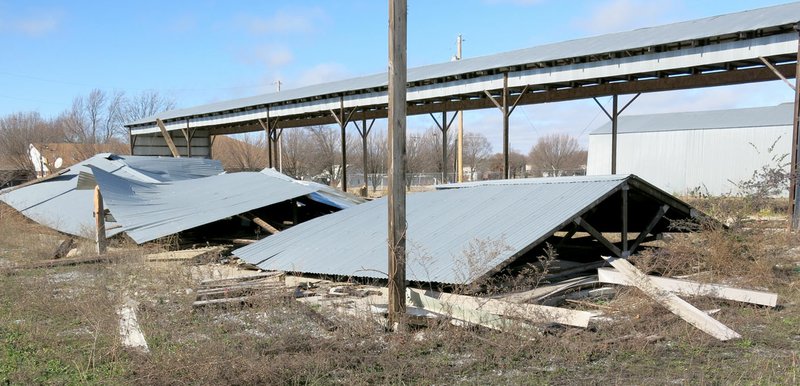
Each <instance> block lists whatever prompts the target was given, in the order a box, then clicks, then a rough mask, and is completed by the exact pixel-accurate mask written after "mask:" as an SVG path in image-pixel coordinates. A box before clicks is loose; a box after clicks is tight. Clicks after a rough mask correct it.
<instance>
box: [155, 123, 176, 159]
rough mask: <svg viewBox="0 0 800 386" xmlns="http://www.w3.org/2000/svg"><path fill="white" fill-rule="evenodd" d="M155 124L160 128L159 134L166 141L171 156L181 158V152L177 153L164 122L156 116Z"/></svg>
mask: <svg viewBox="0 0 800 386" xmlns="http://www.w3.org/2000/svg"><path fill="white" fill-rule="evenodd" d="M156 124H157V125H158V128H159V129H161V135H162V136H163V137H164V141H166V142H167V146H168V147H169V151H170V152H171V153H172V156H173V157H175V158H181V154H180V153H178V148H177V147H175V142H172V137H171V136H170V135H169V132H168V131H167V128H166V126H164V122H162V121H161V119H159V118H156Z"/></svg>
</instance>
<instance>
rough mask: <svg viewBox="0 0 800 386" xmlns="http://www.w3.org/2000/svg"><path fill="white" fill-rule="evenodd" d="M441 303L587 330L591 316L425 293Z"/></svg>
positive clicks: (472, 297) (549, 308)
mask: <svg viewBox="0 0 800 386" xmlns="http://www.w3.org/2000/svg"><path fill="white" fill-rule="evenodd" d="M424 295H426V296H430V297H432V298H434V299H437V300H439V301H441V302H445V303H449V304H455V305H457V306H460V307H463V308H469V309H475V310H480V311H484V312H488V313H491V314H495V315H500V316H507V317H516V318H522V319H526V320H528V321H531V322H533V323H558V324H563V325H567V326H574V327H581V328H587V327H589V319H591V317H592V314H591V313H590V312H586V311H579V310H570V309H566V308H558V307H549V306H541V305H537V304H526V303H512V302H507V301H502V300H497V299H489V298H479V297H476V296H465V295H457V294H451V293H443V292H436V291H425V292H424Z"/></svg>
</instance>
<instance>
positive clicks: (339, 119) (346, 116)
mask: <svg viewBox="0 0 800 386" xmlns="http://www.w3.org/2000/svg"><path fill="white" fill-rule="evenodd" d="M354 112H356V109H355V108H353V109H351V110H350V112H347V111H345V109H344V96H340V97H339V113H338V114H337V113H336V112H335V111H333V110H331V114H332V115H333V118H334V119H335V120H336V123H338V124H339V127H340V128H341V130H342V137H341V138H342V165H341V173H342V191H343V192H346V191H347V136H346V134H347V133H346V131H345V129H346V128H347V124H348V123H350V118H352V117H353V113H354Z"/></svg>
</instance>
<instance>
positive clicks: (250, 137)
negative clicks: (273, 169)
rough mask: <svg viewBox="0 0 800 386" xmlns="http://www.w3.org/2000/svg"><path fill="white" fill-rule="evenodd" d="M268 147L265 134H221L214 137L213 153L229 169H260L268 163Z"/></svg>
mask: <svg viewBox="0 0 800 386" xmlns="http://www.w3.org/2000/svg"><path fill="white" fill-rule="evenodd" d="M266 149H267V147H266V143H265V140H264V136H263V135H258V134H253V133H249V134H241V135H236V136H225V135H220V136H217V137H216V138H214V148H213V149H212V152H211V153H212V154H213V155H214V159H217V160H219V161H220V162H222V167H223V168H224V169H225V170H227V171H258V170H261V169H264V168H265V167H266V165H267V150H266Z"/></svg>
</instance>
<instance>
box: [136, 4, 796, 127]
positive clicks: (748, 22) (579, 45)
mask: <svg viewBox="0 0 800 386" xmlns="http://www.w3.org/2000/svg"><path fill="white" fill-rule="evenodd" d="M798 18H800V2H795V3H789V4H783V5H777V6H772V7H766V8H759V9H753V10H747V11H743V12H738V13H732V14H727V15H721V16H713V17H707V18H703V19H697V20H691V21H685V22H679V23H673V24H667V25H661V26H656V27H649V28H640V29H637V30H633V31H627V32H619V33H612V34H606V35H600V36H595V37H588V38H582V39H575V40H569V41H565V42H560V43H554V44H546V45H542V46H537V47H531V48H525V49H520V50H515V51H509V52H504V53H499V54H495V55H488V56H481V57H475V58H465V59H462V60H459V61H451V62H445V63H438V64H433V65H427V66H422V67H416V68H411V69H409V70H408V81H409V82H418V81H422V80H426V79H436V78H442V77H447V76H454V75H459V74H468V73H474V72H476V71H486V70H492V69H497V68H502V67H509V66H519V65H525V64H530V63H540V62H548V61H552V60H558V59H568V58H575V57H580V56H587V55H597V54H604V53H609V52H620V51H624V50H631V49H638V48H647V47H651V46H657V45H662V44H668V43H675V42H685V41H692V40H696V39H703V38H708V37H713V36H722V35H727V34H736V33H739V32H741V31H753V30H758V29H764V28H769V27H776V26H783V25H788V24H794V23H796V22H797V20H798ZM387 79H388V78H387V77H386V74H385V73H380V74H374V75H368V76H363V77H357V78H352V79H345V80H341V81H336V82H330V83H324V84H320V85H314V86H308V87H302V88H297V89H288V90H283V91H281V92H280V93H271V94H264V95H258V96H253V97H248V98H241V99H235V100H229V101H223V102H218V103H212V104H206V105H201V106H196V107H190V108H185V109H178V110H172V111H166V112H162V113H159V114H157V115H155V116H153V117H148V118H144V119H140V120H137V121H134V122H131V123H129V124H128V125H129V126H133V125H139V124H145V123H152V122H154V121H155V119H156V118H160V119H162V120H166V119H175V118H182V117H188V116H195V115H201V114H209V113H215V112H223V111H228V110H235V109H243V108H247V107H253V106H263V105H267V104H275V103H282V102H289V101H295V100H299V99H305V98H310V97H315V96H323V95H335V94H343V93H348V92H352V91H358V90H367V89H380V88H383V87H386V85H387Z"/></svg>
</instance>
